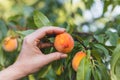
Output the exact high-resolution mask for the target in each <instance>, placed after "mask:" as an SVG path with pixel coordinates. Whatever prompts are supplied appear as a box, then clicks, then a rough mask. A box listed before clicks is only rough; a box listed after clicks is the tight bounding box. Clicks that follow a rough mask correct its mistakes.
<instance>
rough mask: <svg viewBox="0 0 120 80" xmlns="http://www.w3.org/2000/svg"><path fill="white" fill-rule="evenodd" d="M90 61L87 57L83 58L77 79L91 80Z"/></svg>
mask: <svg viewBox="0 0 120 80" xmlns="http://www.w3.org/2000/svg"><path fill="white" fill-rule="evenodd" d="M90 76H91V68H90V61H89V60H88V59H87V58H86V57H85V58H83V59H82V60H81V62H80V64H79V67H78V70H77V80H90Z"/></svg>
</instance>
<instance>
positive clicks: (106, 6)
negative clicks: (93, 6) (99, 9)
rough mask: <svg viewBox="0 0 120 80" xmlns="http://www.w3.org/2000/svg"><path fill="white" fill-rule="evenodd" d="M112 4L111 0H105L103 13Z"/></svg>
mask: <svg viewBox="0 0 120 80" xmlns="http://www.w3.org/2000/svg"><path fill="white" fill-rule="evenodd" d="M110 4H111V0H110V1H107V0H104V8H103V14H104V13H105V12H106V11H107V9H108V6H109V5H110Z"/></svg>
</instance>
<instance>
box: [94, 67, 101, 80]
mask: <svg viewBox="0 0 120 80" xmlns="http://www.w3.org/2000/svg"><path fill="white" fill-rule="evenodd" d="M92 75H93V77H94V80H102V76H101V73H100V71H99V70H98V69H96V68H95V69H93V68H92Z"/></svg>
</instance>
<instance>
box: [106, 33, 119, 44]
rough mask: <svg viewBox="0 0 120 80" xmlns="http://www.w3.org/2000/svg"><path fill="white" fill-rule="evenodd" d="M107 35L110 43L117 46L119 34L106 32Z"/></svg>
mask: <svg viewBox="0 0 120 80" xmlns="http://www.w3.org/2000/svg"><path fill="white" fill-rule="evenodd" d="M106 34H107V35H108V37H109V41H110V43H111V44H112V46H116V45H117V42H118V38H119V36H118V33H117V32H111V31H106Z"/></svg>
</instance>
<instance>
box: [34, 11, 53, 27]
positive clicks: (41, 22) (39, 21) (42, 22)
mask: <svg viewBox="0 0 120 80" xmlns="http://www.w3.org/2000/svg"><path fill="white" fill-rule="evenodd" d="M34 22H35V24H36V26H37V27H38V28H40V27H43V26H50V25H51V23H50V21H49V20H48V18H47V17H46V16H45V15H44V14H43V13H41V12H39V11H34Z"/></svg>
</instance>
